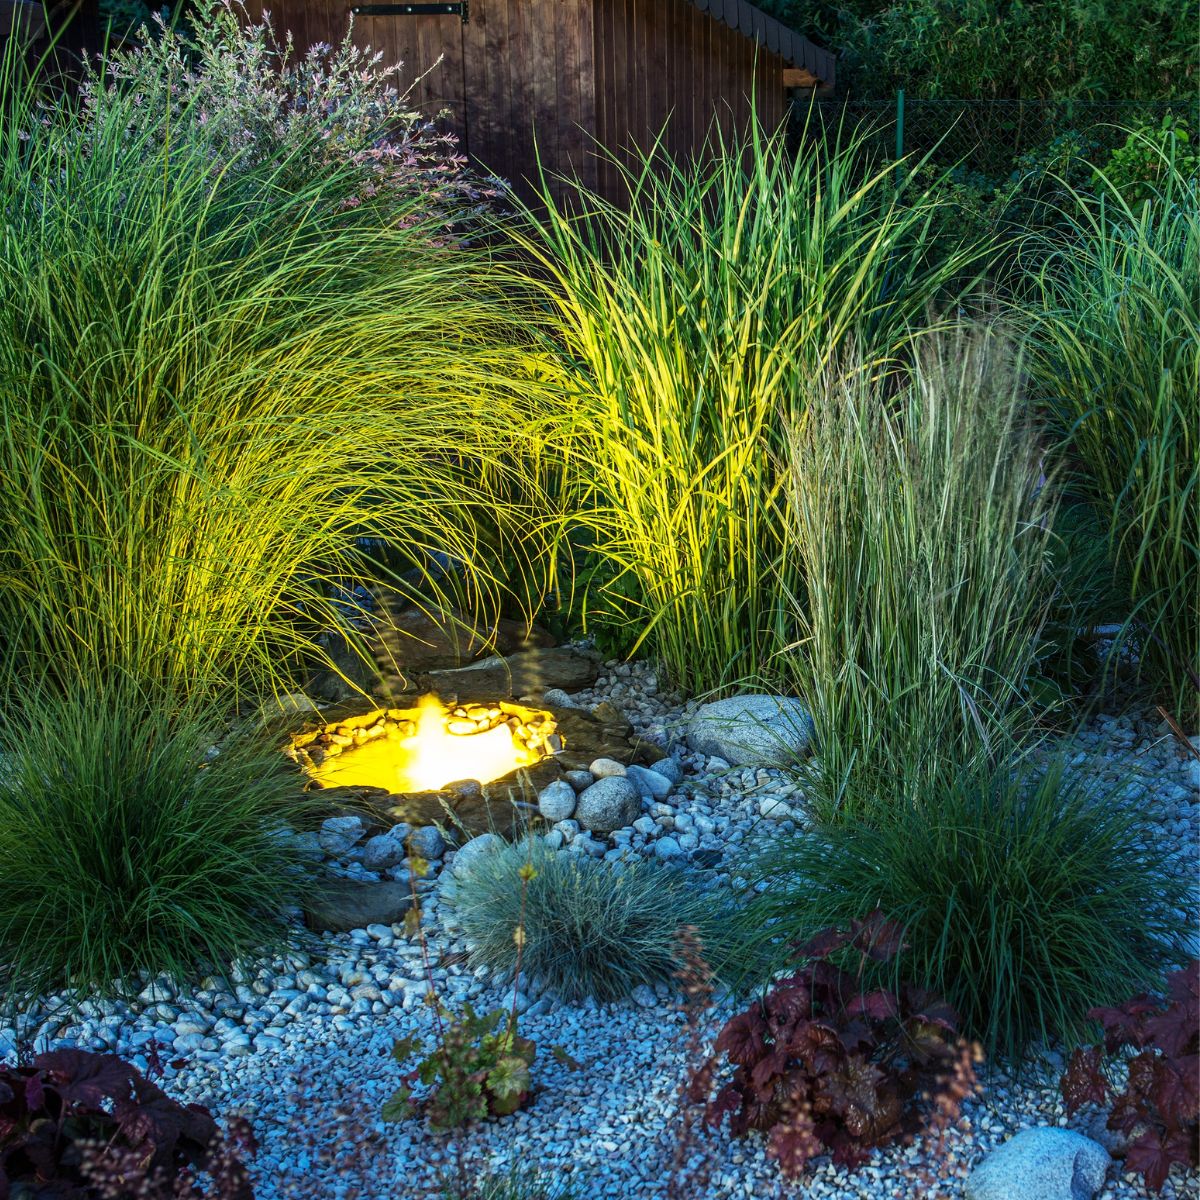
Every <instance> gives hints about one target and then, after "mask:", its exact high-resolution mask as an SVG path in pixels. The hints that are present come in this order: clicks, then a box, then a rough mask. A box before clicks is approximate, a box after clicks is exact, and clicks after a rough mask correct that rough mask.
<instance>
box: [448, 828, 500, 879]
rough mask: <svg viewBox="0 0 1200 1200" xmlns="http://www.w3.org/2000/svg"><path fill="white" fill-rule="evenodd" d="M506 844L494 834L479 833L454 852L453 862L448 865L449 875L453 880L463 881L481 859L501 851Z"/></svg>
mask: <svg viewBox="0 0 1200 1200" xmlns="http://www.w3.org/2000/svg"><path fill="white" fill-rule="evenodd" d="M507 844H508V843H507V842H506V841H505V840H504V839H503V838H502V837H500V836H499V835H498V834H495V833H481V834H480V835H479V836H478V837H473V838H472V839H471V840H470V841H469V842H467V843H466V844H465V845H463V846H461V847H459V849H458V850H457V851H455V854H454V861H453V862H452V863H451V864H450V874H451V875H453V876H454V877H455V879H465V878H466V877H467V876H468V875H470V874H471V872H472V871H473V870H474V869H475V868H476V867H477V866H478V865H479V863H480V862H481V861H482V860H483V859H485V858H487V857H488V856H489V855H491V854H496V853H498V852H499V851H501V850H503V849H504V847H505V846H506V845H507Z"/></svg>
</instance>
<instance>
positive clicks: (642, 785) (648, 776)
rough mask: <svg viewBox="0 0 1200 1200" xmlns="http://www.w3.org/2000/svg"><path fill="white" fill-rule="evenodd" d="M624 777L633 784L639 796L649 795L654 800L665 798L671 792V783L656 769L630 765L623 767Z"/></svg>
mask: <svg viewBox="0 0 1200 1200" xmlns="http://www.w3.org/2000/svg"><path fill="white" fill-rule="evenodd" d="M625 778H626V779H628V780H629V782H630V783H632V784H633V786H634V787H635V788H637V790H638V794H639V795H641V796H651V797H653V798H654V799H655V800H665V799H666V798H667V797H668V796H669V795H670V794H671V788H672V786H673V785H672V783H671V781H670V780H669V779H668V778H667V777H666V776H665V775H660V774H659V773H658V772H657V771H651V770H650V769H649V768H647V767H639V766H630V767H627V768H626V769H625Z"/></svg>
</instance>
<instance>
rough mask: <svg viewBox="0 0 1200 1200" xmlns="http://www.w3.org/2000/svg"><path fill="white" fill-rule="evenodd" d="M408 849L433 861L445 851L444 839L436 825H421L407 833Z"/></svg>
mask: <svg viewBox="0 0 1200 1200" xmlns="http://www.w3.org/2000/svg"><path fill="white" fill-rule="evenodd" d="M408 849H409V852H410V853H412V854H416V855H419V856H420V857H421V858H425V859H428V860H429V861H430V862H434V861H436V860H437V859H439V858H441V857H442V855H443V854H445V853H446V841H445V839H444V838H443V837H442V833H441V830H440V829H438V827H437V826H436V825H422V826H421V827H420V829H414V830H413V831H412V833H410V834H409V835H408Z"/></svg>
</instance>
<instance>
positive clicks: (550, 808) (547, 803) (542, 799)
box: [538, 779, 575, 825]
mask: <svg viewBox="0 0 1200 1200" xmlns="http://www.w3.org/2000/svg"><path fill="white" fill-rule="evenodd" d="M538 812H540V813H541V814H542V816H543V817H545V818H546V820H547V821H549V822H550V824H551V825H553V824H555V823H556V822H558V821H565V820H566V819H567V818H568V817H570V816H571V815H572V814H573V813H574V812H575V789H574V788H573V787H572V786H571V785H570V784H569V783H568V782H567V781H566V780H565V779H556V780H555V781H554V782H553V783H550V784H547V785H546V786H545V787H544V788H543V789H542V790H541V792H540V793H539V794H538Z"/></svg>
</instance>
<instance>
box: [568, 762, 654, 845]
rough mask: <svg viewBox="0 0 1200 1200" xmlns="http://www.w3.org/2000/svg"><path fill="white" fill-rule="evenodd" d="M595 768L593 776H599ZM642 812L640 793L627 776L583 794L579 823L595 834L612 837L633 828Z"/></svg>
mask: <svg viewBox="0 0 1200 1200" xmlns="http://www.w3.org/2000/svg"><path fill="white" fill-rule="evenodd" d="M595 773H596V772H595V765H594V764H593V768H592V774H595ZM641 811H642V801H641V797H640V796H639V795H638V790H637V788H635V787H634V786H633V784H632V783H630V782H629V780H628V779H626V778H625V777H624V775H610V776H605V777H604V778H601V779H597V780H596V782H595V783H593V784H592V786H591V787H590V788H586V789H585V790H584V791H582V792H580V793H579V800H578V803H577V804H576V806H575V820H577V821H578V822H579V824H580V825H582V826H583V828H584V829H587V830H589V831H590V832H592V833H612V831H613V830H614V829H621V828H623V827H624V826H626V825H632V824H633V822H634V821H636V820H637V818H638V817H639V815H640V814H641Z"/></svg>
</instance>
